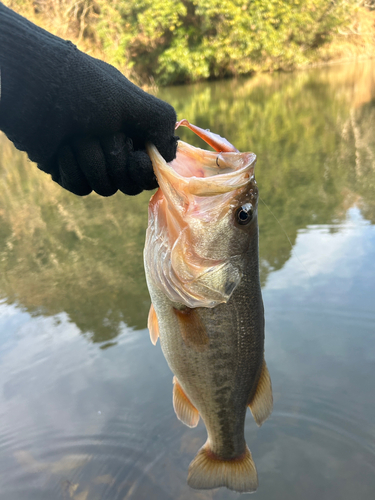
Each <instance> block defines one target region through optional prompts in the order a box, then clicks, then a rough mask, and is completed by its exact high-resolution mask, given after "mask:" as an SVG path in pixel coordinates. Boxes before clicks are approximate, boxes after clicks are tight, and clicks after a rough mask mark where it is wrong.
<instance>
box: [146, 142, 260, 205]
mask: <svg viewBox="0 0 375 500" xmlns="http://www.w3.org/2000/svg"><path fill="white" fill-rule="evenodd" d="M146 151H147V153H148V155H149V156H150V158H151V161H152V164H153V168H154V172H155V175H156V177H157V179H158V181H159V185H160V184H161V183H162V179H163V177H164V178H165V179H166V180H167V181H168V182H169V183H171V182H172V181H173V180H175V181H177V182H179V184H180V185H181V186H183V187H184V188H185V189H188V190H189V192H190V193H191V194H194V195H196V196H212V195H215V194H221V193H227V192H230V191H234V190H236V189H239V188H242V187H244V186H247V185H248V184H249V183H250V182H251V181H252V180H253V179H254V167H255V163H256V159H257V157H256V155H255V154H254V153H251V152H245V153H240V152H216V151H208V150H205V149H201V148H197V147H195V146H192V145H190V144H188V143H186V142H183V141H181V140H179V141H178V144H177V155H176V159H174V160H172V161H171V162H169V163H167V162H166V161H165V160H164V158H163V157H162V156H161V154H160V153H159V151H158V150H157V148H156V147H155V146H154V145H153V144H151V143H147V144H146ZM179 152H180V156H182V155H183V154H189V153H190V154H191V155H194V156H196V157H197V160H196V161H197V163H198V162H199V155H200V156H201V157H202V159H205V160H207V158H211V160H212V165H214V164H216V165H217V168H218V169H220V168H222V169H223V170H224V169H225V167H223V166H221V165H220V163H221V162H222V161H224V164H225V161H226V160H227V170H228V169H232V170H230V171H229V172H228V171H226V172H223V173H220V171H219V172H216V173H212V175H205V176H203V177H202V176H196V175H191V176H185V175H182V174H181V173H179V172H177V171H176V169H175V168H174V165H173V163H176V161H178V155H179ZM220 159H221V160H220ZM230 160H232V161H230ZM236 161H237V163H242V165H239V166H238V167H237V166H236V165H235V164H236ZM230 163H232V165H233V167H232V166H229V164H230ZM211 169H212V167H211ZM206 173H207V172H206Z"/></svg>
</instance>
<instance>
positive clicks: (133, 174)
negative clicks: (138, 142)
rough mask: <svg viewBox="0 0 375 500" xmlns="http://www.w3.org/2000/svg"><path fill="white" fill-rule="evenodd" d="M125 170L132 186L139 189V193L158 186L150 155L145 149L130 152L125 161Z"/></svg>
mask: <svg viewBox="0 0 375 500" xmlns="http://www.w3.org/2000/svg"><path fill="white" fill-rule="evenodd" d="M127 170H128V174H129V177H130V178H131V180H132V184H133V185H134V187H136V186H137V187H138V188H139V189H140V191H138V192H139V193H140V192H141V191H143V190H150V189H155V188H156V187H157V186H158V183H157V180H156V177H155V174H154V171H153V168H152V163H151V160H150V157H149V156H148V154H147V153H146V151H143V150H142V151H133V152H131V153H130V154H129V157H128V161H127ZM136 194H138V193H136Z"/></svg>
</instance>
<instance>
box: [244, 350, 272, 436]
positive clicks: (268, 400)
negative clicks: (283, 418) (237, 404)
mask: <svg viewBox="0 0 375 500" xmlns="http://www.w3.org/2000/svg"><path fill="white" fill-rule="evenodd" d="M248 405H249V408H250V411H251V413H252V415H253V417H254V420H255V422H256V423H257V425H259V427H260V426H261V425H262V424H263V422H264V421H265V420H266V419H267V418H268V417H269V416H270V415H271V413H272V408H273V396H272V385H271V377H270V374H269V371H268V368H267V365H266V362H265V361H264V359H263V366H262V371H261V373H260V377H259V380H258V385H257V388H256V391H255V394H254V396H253V397H252V398H251V401H250V402H249V403H248Z"/></svg>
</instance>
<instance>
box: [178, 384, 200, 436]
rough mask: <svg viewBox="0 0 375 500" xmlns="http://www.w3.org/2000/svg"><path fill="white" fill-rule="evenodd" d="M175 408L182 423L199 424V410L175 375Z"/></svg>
mask: <svg viewBox="0 0 375 500" xmlns="http://www.w3.org/2000/svg"><path fill="white" fill-rule="evenodd" d="M173 408H174V411H175V412H176V415H177V418H178V419H179V420H181V422H182V423H184V424H185V425H187V426H188V427H196V426H197V425H198V422H199V412H198V410H197V409H196V408H195V406H194V405H193V404H192V403H191V401H190V399H189V398H188V397H187V396H186V394H185V392H184V390H183V388H182V387H181V385H180V383H179V381H178V380H177V378H176V377H173Z"/></svg>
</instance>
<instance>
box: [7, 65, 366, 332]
mask: <svg viewBox="0 0 375 500" xmlns="http://www.w3.org/2000/svg"><path fill="white" fill-rule="evenodd" d="M373 75H374V72H373V65H371V63H362V64H359V65H346V66H340V67H334V68H324V69H319V70H311V71H307V72H301V73H293V74H276V75H260V76H259V77H256V78H253V79H249V80H231V81H224V82H215V83H212V84H198V85H194V86H187V87H174V88H170V89H168V88H167V89H162V90H161V91H160V94H159V95H160V97H162V98H164V99H166V100H168V101H169V102H171V104H172V105H174V106H175V107H176V110H177V112H178V116H179V118H183V117H184V118H188V119H189V120H190V121H191V122H193V123H196V124H198V125H199V126H201V127H205V128H211V129H212V130H214V131H215V132H217V133H219V134H220V135H222V136H225V137H227V138H228V139H229V140H230V141H231V142H233V143H234V144H235V145H236V147H238V148H239V149H240V150H253V151H254V152H256V153H257V155H258V164H257V168H256V176H257V180H258V184H259V188H260V195H261V198H262V200H264V202H265V203H266V204H267V207H268V208H267V207H266V206H265V205H264V204H263V203H262V202H260V208H259V227H260V254H261V280H262V283H263V284H265V283H266V280H267V276H268V274H269V273H270V272H271V271H272V270H274V269H280V268H281V267H282V266H283V265H284V264H285V262H286V261H287V260H288V259H289V257H290V254H291V252H292V249H291V245H290V243H289V241H288V239H287V237H286V236H285V234H284V231H285V232H286V233H287V234H288V236H289V239H290V241H291V244H292V245H293V244H294V243H295V240H296V237H297V234H298V231H299V230H301V229H303V228H306V227H307V226H309V225H311V224H334V223H335V222H337V221H340V220H343V219H344V218H345V216H346V212H347V210H348V208H350V207H351V206H352V205H353V204H357V206H358V207H359V208H360V209H361V211H362V214H363V216H364V217H365V218H366V219H368V220H370V221H371V222H372V223H375V201H374V200H375V136H374V132H373V131H374V130H375V82H374V76H373ZM178 133H179V134H180V135H181V137H182V138H183V139H184V140H187V141H189V142H191V143H194V144H196V145H201V144H202V143H201V142H200V140H199V139H198V138H196V137H195V136H194V135H193V134H191V133H189V131H186V130H183V129H181V130H179V131H178ZM0 148H1V149H0V183H1V191H0V253H1V255H0V268H1V277H0V294H1V296H2V297H3V298H4V299H5V300H6V301H7V302H8V303H13V304H17V305H18V306H20V307H22V308H24V309H25V310H27V311H29V312H30V313H31V314H35V315H39V314H43V315H54V314H57V313H59V312H62V311H65V312H66V313H67V314H68V315H69V318H70V320H71V321H73V322H74V323H76V324H77V326H78V327H79V328H80V329H81V330H82V332H84V333H85V334H86V335H87V336H89V337H90V338H91V339H92V341H94V342H105V341H109V340H110V339H113V338H115V337H116V336H117V335H118V333H119V331H120V328H121V324H122V323H126V324H127V325H129V326H131V327H134V328H144V327H145V326H146V320H147V314H148V308H149V303H150V302H149V296H148V292H147V288H146V283H145V279H144V272H143V258H142V252H143V244H144V236H145V229H146V225H147V204H148V199H149V197H150V193H143V194H141V195H139V196H137V197H134V198H131V197H126V196H124V195H122V194H116V195H115V196H113V197H111V198H108V199H105V198H100V197H99V196H96V195H95V194H91V195H90V196H88V197H86V198H79V197H76V196H74V195H72V194H70V193H68V192H65V191H64V190H62V189H61V188H60V187H59V186H57V185H55V184H54V183H53V182H51V181H50V179H49V177H48V176H46V175H45V174H43V173H42V172H39V171H38V170H37V168H36V167H35V166H33V165H30V163H29V162H28V161H27V159H26V156H25V155H24V154H22V153H20V152H18V151H16V150H15V149H14V148H13V147H12V145H11V144H10V143H9V142H8V141H7V140H6V138H5V137H4V136H0ZM271 212H272V213H271ZM276 219H277V220H276ZM280 225H281V227H280Z"/></svg>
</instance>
